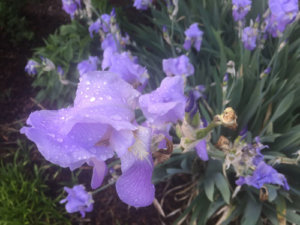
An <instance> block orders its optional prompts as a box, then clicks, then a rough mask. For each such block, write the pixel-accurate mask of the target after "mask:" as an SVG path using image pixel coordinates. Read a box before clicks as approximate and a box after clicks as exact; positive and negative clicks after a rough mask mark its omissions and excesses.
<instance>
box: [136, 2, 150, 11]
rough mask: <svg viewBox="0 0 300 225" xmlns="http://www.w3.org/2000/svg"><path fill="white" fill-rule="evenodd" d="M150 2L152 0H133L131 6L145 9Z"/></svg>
mask: <svg viewBox="0 0 300 225" xmlns="http://www.w3.org/2000/svg"><path fill="white" fill-rule="evenodd" d="M151 4H152V0H134V3H133V6H134V7H135V8H137V9H139V10H146V9H147V8H148V6H149V5H151Z"/></svg>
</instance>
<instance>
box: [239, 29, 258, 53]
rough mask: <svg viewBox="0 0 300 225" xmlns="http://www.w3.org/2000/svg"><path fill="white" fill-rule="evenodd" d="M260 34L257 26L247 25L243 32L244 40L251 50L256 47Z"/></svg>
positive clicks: (246, 46)
mask: <svg viewBox="0 0 300 225" xmlns="http://www.w3.org/2000/svg"><path fill="white" fill-rule="evenodd" d="M257 35H258V30H257V28H254V27H245V28H244V29H243V34H242V42H243V44H244V47H245V48H246V49H248V50H250V51H252V50H253V49H255V48H256V39H257Z"/></svg>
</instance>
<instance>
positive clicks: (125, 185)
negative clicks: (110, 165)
mask: <svg viewBox="0 0 300 225" xmlns="http://www.w3.org/2000/svg"><path fill="white" fill-rule="evenodd" d="M135 138H136V141H135V143H134V144H133V145H132V146H131V147H130V149H129V151H126V153H125V154H123V155H122V156H120V159H121V169H122V175H121V176H120V177H119V179H118V180H117V183H116V190H117V193H118V195H119V197H120V199H121V200H122V201H123V202H125V203H127V204H128V205H131V206H134V207H143V206H148V205H150V204H152V202H153V200H154V194H155V188H154V185H153V184H152V181H151V178H152V171H153V160H152V156H151V151H150V146H151V129H149V128H146V127H142V126H140V127H139V128H138V130H137V131H136V132H135ZM120 144H121V145H122V143H120Z"/></svg>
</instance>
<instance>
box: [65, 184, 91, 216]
mask: <svg viewBox="0 0 300 225" xmlns="http://www.w3.org/2000/svg"><path fill="white" fill-rule="evenodd" d="M64 190H65V191H66V192H67V193H68V196H67V198H65V199H63V200H61V201H60V203H65V202H67V204H66V210H67V212H68V213H74V212H80V213H81V216H82V217H85V213H86V212H91V211H92V210H93V203H94V200H93V197H92V195H91V193H88V192H86V190H85V188H84V186H83V185H76V186H74V187H73V188H68V187H64Z"/></svg>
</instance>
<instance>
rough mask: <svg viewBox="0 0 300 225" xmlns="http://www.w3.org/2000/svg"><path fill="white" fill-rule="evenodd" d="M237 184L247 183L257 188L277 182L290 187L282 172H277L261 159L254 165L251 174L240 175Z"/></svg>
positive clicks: (286, 188)
mask: <svg viewBox="0 0 300 225" xmlns="http://www.w3.org/2000/svg"><path fill="white" fill-rule="evenodd" d="M235 183H236V184H237V185H243V184H247V185H250V186H253V187H255V188H257V189H259V188H261V187H262V186H263V185H264V184H278V185H281V186H283V187H284V189H285V190H289V189H290V187H289V185H288V183H287V180H286V178H285V177H284V175H283V174H281V173H278V172H277V170H275V169H274V168H273V167H272V166H270V165H268V164H266V163H265V162H264V161H261V162H260V163H259V164H258V166H257V167H256V169H255V171H254V172H253V174H252V175H251V176H246V177H240V178H239V179H238V180H237V181H236V182H235Z"/></svg>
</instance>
